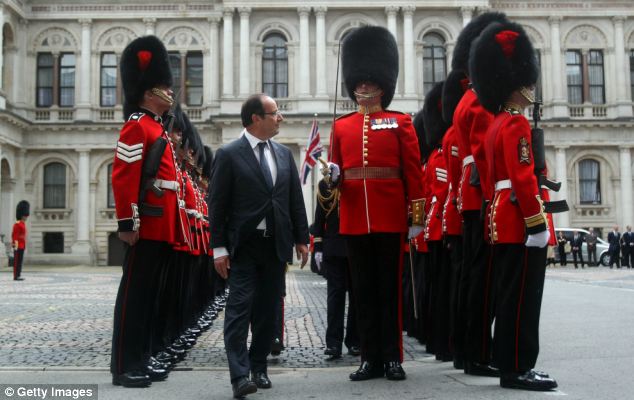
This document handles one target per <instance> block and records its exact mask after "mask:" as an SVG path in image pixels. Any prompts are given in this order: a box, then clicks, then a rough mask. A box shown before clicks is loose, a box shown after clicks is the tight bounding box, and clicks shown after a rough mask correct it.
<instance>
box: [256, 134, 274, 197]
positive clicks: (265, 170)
mask: <svg viewBox="0 0 634 400" xmlns="http://www.w3.org/2000/svg"><path fill="white" fill-rule="evenodd" d="M258 147H259V150H260V170H262V174H263V175H264V180H265V181H266V184H267V185H268V186H269V189H271V188H272V187H273V177H272V176H271V169H270V168H269V163H267V162H266V157H265V156H264V148H265V147H266V142H260V143H258Z"/></svg>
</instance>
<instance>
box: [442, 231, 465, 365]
mask: <svg viewBox="0 0 634 400" xmlns="http://www.w3.org/2000/svg"><path fill="white" fill-rule="evenodd" d="M445 247H446V248H447V259H448V260H447V261H448V263H449V270H450V277H449V289H448V291H449V350H450V352H451V354H453V356H454V358H456V359H459V360H461V359H463V358H464V346H463V344H464V323H463V315H464V310H463V308H464V304H462V303H461V299H460V275H461V273H462V236H453V235H451V236H446V237H445ZM446 267H447V266H445V268H446ZM457 338H461V340H458V339H457Z"/></svg>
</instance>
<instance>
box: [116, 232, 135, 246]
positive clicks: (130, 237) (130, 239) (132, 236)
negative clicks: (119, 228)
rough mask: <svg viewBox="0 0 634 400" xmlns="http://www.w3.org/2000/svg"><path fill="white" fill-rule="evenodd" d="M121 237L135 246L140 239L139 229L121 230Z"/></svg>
mask: <svg viewBox="0 0 634 400" xmlns="http://www.w3.org/2000/svg"><path fill="white" fill-rule="evenodd" d="M119 239H121V240H123V241H124V242H126V243H127V244H129V245H130V246H134V245H135V244H136V242H138V241H139V231H131V232H119Z"/></svg>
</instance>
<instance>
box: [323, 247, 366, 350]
mask: <svg viewBox="0 0 634 400" xmlns="http://www.w3.org/2000/svg"><path fill="white" fill-rule="evenodd" d="M323 263H324V264H326V279H327V281H328V312H327V313H328V327H327V328H326V347H329V348H330V347H334V348H336V349H338V350H339V352H341V347H342V346H341V344H342V343H345V345H346V347H347V348H350V347H351V346H359V344H360V341H359V331H358V328H357V321H356V319H357V316H356V312H355V307H356V305H355V299H354V296H353V293H352V290H351V284H350V270H349V267H348V258H347V257H333V256H324V262H323ZM346 293H348V317H347V320H346V329H345V332H346V334H345V338H344V334H343V332H344V327H343V325H344V324H343V321H344V317H345V313H346Z"/></svg>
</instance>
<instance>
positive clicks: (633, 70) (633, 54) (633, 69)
mask: <svg viewBox="0 0 634 400" xmlns="http://www.w3.org/2000/svg"><path fill="white" fill-rule="evenodd" d="M630 95H631V96H632V101H634V49H633V50H630Z"/></svg>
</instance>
